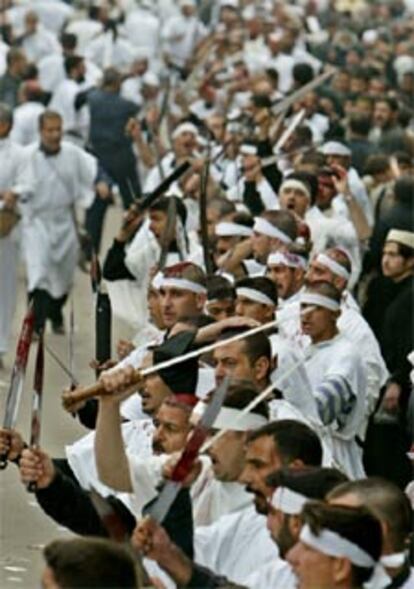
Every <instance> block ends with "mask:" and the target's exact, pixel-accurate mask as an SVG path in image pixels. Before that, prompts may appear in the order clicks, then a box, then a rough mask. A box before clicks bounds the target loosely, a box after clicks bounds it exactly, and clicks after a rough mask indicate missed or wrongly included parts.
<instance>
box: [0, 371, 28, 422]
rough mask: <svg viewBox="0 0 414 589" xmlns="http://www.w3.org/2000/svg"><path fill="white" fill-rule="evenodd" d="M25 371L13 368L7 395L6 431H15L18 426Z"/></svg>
mask: <svg viewBox="0 0 414 589" xmlns="http://www.w3.org/2000/svg"><path fill="white" fill-rule="evenodd" d="M23 380H24V369H23V368H22V367H21V366H16V365H15V366H13V373H12V377H11V382H10V388H9V392H8V395H7V401H6V411H5V414H4V419H3V428H4V429H13V428H14V426H15V425H16V421H17V414H18V410H19V404H20V399H21V395H22V391H23Z"/></svg>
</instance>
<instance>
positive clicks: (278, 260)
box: [267, 252, 306, 270]
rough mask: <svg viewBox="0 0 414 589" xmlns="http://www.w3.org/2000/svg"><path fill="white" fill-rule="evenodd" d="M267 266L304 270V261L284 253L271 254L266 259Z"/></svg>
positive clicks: (299, 257) (296, 256)
mask: <svg viewBox="0 0 414 589" xmlns="http://www.w3.org/2000/svg"><path fill="white" fill-rule="evenodd" d="M267 265H268V266H287V267H288V268H303V269H304V270H305V269H306V260H305V259H304V258H302V257H301V256H298V255H296V254H291V253H290V252H289V253H286V252H273V253H272V254H269V256H268V258H267Z"/></svg>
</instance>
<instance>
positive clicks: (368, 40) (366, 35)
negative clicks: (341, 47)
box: [362, 29, 378, 45]
mask: <svg viewBox="0 0 414 589" xmlns="http://www.w3.org/2000/svg"><path fill="white" fill-rule="evenodd" d="M377 39H378V31H375V30H374V29H368V30H367V31H364V32H363V34H362V42H363V43H365V45H373V44H374V43H375V42H376V41H377Z"/></svg>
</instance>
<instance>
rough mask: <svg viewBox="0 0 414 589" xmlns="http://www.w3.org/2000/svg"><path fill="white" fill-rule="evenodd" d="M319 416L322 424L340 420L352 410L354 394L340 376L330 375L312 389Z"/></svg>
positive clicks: (354, 399)
mask: <svg viewBox="0 0 414 589" xmlns="http://www.w3.org/2000/svg"><path fill="white" fill-rule="evenodd" d="M314 396H315V400H316V405H317V407H318V413H319V417H320V418H321V421H322V423H323V424H324V425H329V424H330V423H332V422H333V421H335V420H337V421H338V422H339V423H340V422H341V420H343V419H344V418H346V416H347V415H348V414H349V413H350V412H351V411H352V408H353V406H354V403H355V401H356V398H355V395H354V394H353V392H352V390H351V389H350V387H349V385H348V383H347V382H346V380H345V379H344V378H343V377H342V376H335V375H333V376H330V377H329V378H327V379H326V380H323V381H322V382H321V384H320V385H319V386H318V387H317V388H316V390H315V391H314Z"/></svg>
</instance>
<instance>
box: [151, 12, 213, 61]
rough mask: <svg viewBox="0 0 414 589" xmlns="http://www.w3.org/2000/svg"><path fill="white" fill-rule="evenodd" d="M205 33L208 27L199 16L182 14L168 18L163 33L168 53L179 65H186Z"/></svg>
mask: <svg viewBox="0 0 414 589" xmlns="http://www.w3.org/2000/svg"><path fill="white" fill-rule="evenodd" d="M205 34H206V29H205V27H204V25H203V24H202V23H201V22H200V21H199V20H198V18H197V17H195V16H191V17H189V18H187V17H185V16H183V15H182V14H181V15H179V16H173V17H171V18H170V19H168V20H167V22H166V23H165V25H164V27H163V30H162V33H161V35H162V39H163V41H164V45H165V51H166V53H167V54H168V56H169V58H170V60H171V61H172V62H173V63H174V64H175V65H177V66H179V67H184V66H185V64H186V62H187V60H188V59H190V58H191V57H192V54H193V51H194V49H195V47H196V46H197V44H198V43H199V41H201V39H202V38H203V37H204V36H205Z"/></svg>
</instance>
